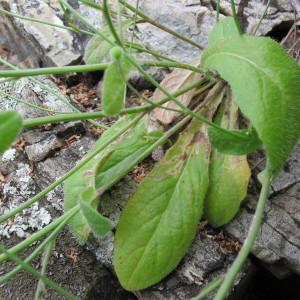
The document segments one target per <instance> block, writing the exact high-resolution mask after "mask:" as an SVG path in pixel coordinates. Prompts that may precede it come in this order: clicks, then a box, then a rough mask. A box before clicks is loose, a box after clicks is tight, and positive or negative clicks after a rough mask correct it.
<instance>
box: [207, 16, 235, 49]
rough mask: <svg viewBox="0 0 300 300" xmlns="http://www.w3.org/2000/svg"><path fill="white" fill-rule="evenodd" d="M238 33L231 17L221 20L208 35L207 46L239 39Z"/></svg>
mask: <svg viewBox="0 0 300 300" xmlns="http://www.w3.org/2000/svg"><path fill="white" fill-rule="evenodd" d="M239 36H240V32H239V30H238V28H237V27H236V24H235V21H234V18H233V17H226V18H224V19H222V20H221V21H220V22H219V23H218V24H217V25H216V26H215V27H214V28H213V29H212V31H211V32H210V33H209V35H208V45H209V46H212V45H213V44H215V43H217V42H219V41H221V40H224V39H227V38H234V37H239Z"/></svg>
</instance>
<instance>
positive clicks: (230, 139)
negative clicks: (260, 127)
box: [208, 127, 261, 155]
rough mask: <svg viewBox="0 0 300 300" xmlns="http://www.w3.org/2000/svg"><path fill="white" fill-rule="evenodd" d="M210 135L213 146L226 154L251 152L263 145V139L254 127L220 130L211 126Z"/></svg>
mask: <svg viewBox="0 0 300 300" xmlns="http://www.w3.org/2000/svg"><path fill="white" fill-rule="evenodd" d="M208 136H209V140H210V142H211V144H212V145H213V147H214V148H215V149H217V150H218V151H220V152H222V153H224V154H231V155H244V154H249V153H252V152H255V151H256V150H257V149H258V148H259V147H260V146H261V141H260V139H259V138H258V136H257V133H256V131H255V130H254V129H253V130H228V131H220V130H218V129H215V128H214V127H209V128H208Z"/></svg>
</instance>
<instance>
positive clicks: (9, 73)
mask: <svg viewBox="0 0 300 300" xmlns="http://www.w3.org/2000/svg"><path fill="white" fill-rule="evenodd" d="M107 66H108V64H93V65H83V66H66V67H49V68H38V69H19V70H1V71H0V77H24V76H38V75H55V74H57V75H59V74H66V73H73V72H78V73H79V72H96V71H103V70H105V69H106V68H107Z"/></svg>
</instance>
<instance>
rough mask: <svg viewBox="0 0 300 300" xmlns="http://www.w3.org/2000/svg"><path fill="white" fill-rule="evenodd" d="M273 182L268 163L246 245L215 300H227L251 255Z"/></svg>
mask: <svg viewBox="0 0 300 300" xmlns="http://www.w3.org/2000/svg"><path fill="white" fill-rule="evenodd" d="M271 182H272V175H271V171H270V168H269V166H268V163H267V168H266V170H265V174H264V179H263V185H262V189H261V193H260V196H259V200H258V203H257V207H256V211H255V214H254V217H253V220H252V223H251V226H250V229H249V232H248V235H247V238H246V240H245V241H244V244H243V246H242V248H241V250H240V252H239V254H238V256H237V258H236V259H235V261H234V262H233V264H232V266H231V267H230V269H229V271H228V272H227V275H226V276H225V279H224V281H223V283H222V285H221V287H220V289H219V290H218V293H217V295H216V296H215V298H214V300H223V299H225V298H226V296H227V294H228V292H229V290H230V288H231V286H232V284H233V283H234V280H235V278H236V276H237V274H238V273H239V272H240V270H241V268H242V267H243V265H244V263H245V261H246V259H247V257H248V255H249V254H250V252H251V250H252V248H253V245H254V242H255V240H256V238H257V235H258V233H259V230H260V227H261V224H262V221H263V217H264V212H265V207H266V203H267V199H268V195H269V189H270V185H271Z"/></svg>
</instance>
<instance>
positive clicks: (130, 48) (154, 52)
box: [125, 42, 180, 64]
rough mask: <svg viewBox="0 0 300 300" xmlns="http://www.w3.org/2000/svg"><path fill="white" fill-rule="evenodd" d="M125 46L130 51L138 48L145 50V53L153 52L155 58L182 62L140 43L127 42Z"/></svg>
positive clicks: (141, 50)
mask: <svg viewBox="0 0 300 300" xmlns="http://www.w3.org/2000/svg"><path fill="white" fill-rule="evenodd" d="M125 47H126V48H129V52H130V50H132V49H135V50H138V51H140V52H145V53H148V54H151V55H152V56H153V57H155V58H158V59H163V60H166V61H172V62H175V63H178V64H180V62H178V61H176V60H175V59H172V58H169V57H167V56H165V55H162V54H160V53H158V52H156V51H154V50H152V49H148V48H145V47H143V46H141V45H138V44H135V43H133V42H130V43H129V42H125Z"/></svg>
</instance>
